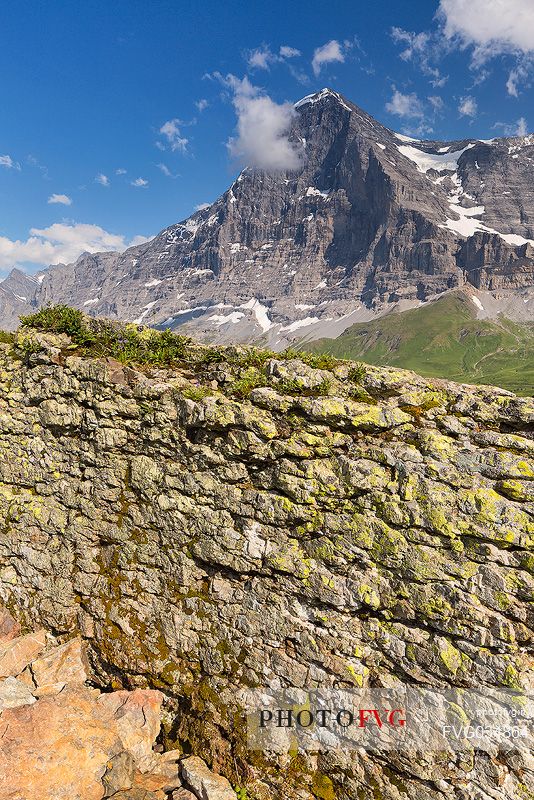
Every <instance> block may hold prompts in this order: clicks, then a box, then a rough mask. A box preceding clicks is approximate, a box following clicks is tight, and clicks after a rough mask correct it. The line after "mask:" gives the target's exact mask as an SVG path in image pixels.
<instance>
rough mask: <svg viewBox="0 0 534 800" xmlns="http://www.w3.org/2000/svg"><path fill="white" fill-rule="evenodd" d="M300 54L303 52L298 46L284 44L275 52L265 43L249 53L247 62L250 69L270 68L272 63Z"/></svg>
mask: <svg viewBox="0 0 534 800" xmlns="http://www.w3.org/2000/svg"><path fill="white" fill-rule="evenodd" d="M300 55H301V52H300V50H297V49H296V47H289V46H288V45H282V47H281V48H280V50H279V52H278V53H273V51H272V50H271V48H270V47H269V46H268V45H266V44H264V45H262V46H261V47H257V48H256V49H255V50H251V51H250V52H249V53H248V57H247V64H248V66H249V68H250V69H269V68H270V66H271V64H278V63H281V62H282V61H286V60H287V59H288V58H296V57H297V56H300Z"/></svg>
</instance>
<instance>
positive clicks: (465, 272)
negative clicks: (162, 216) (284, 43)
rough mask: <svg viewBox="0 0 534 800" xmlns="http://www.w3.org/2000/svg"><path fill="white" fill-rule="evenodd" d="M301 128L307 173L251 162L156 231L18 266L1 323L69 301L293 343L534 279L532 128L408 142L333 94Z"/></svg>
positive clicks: (235, 336)
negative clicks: (442, 296)
mask: <svg viewBox="0 0 534 800" xmlns="http://www.w3.org/2000/svg"><path fill="white" fill-rule="evenodd" d="M290 137H291V139H292V140H293V142H294V143H295V145H296V146H297V147H298V148H299V149H300V151H301V154H302V167H301V168H300V169H299V170H297V171H293V172H287V173H277V174H268V173H265V172H261V171H257V170H251V169H245V170H243V172H242V173H241V174H240V175H239V177H238V178H237V180H236V181H235V182H234V183H233V184H232V186H231V188H230V189H229V190H228V191H227V192H225V193H224V194H223V195H222V197H220V198H219V199H218V200H217V201H216V202H215V203H214V204H213V205H211V206H210V207H209V208H207V209H205V210H203V211H199V212H197V213H196V214H193V216H192V217H190V218H189V219H188V220H186V221H184V222H182V223H179V224H177V225H172V226H171V227H169V228H167V229H165V230H164V231H162V232H161V233H160V234H159V235H158V236H157V237H156V238H155V239H153V240H152V241H151V242H149V243H146V244H143V245H140V246H138V247H133V248H130V249H129V250H127V251H126V252H124V253H122V254H109V253H107V254H95V255H88V254H84V255H82V256H81V257H80V259H78V261H77V262H76V263H75V264H73V265H67V266H65V265H60V266H58V267H52V268H50V269H49V270H47V271H46V272H45V273H43V274H42V275H41V276H40V277H39V280H40V282H36V281H35V280H32V279H29V278H24V277H23V276H22V277H21V274H20V273H19V272H18V271H16V272H14V273H13V274H12V275H11V276H10V277H8V278H7V280H6V281H4V282H3V284H0V290H3V294H0V323H1V324H4V326H5V325H10V326H14V319H15V317H16V315H17V314H18V313H24V312H27V311H28V310H29V308H30V307H31V306H35V305H39V304H42V303H44V302H47V301H53V302H66V303H68V304H70V305H75V306H77V307H80V308H83V309H84V310H85V311H87V312H88V313H91V314H95V315H104V316H110V317H115V318H119V319H125V320H130V321H132V320H142V321H143V322H144V323H147V324H161V323H165V324H166V325H170V326H171V327H177V326H182V325H185V326H186V327H188V328H191V329H194V330H196V331H197V332H198V333H199V334H200V335H202V336H206V337H208V338H210V339H218V340H220V341H246V340H250V339H252V338H257V337H259V336H265V337H266V338H267V339H268V340H269V343H270V344H271V345H272V344H280V345H282V344H283V343H285V342H286V341H287V340H288V339H291V338H292V337H294V336H295V335H299V336H300V335H301V334H302V333H303V332H305V333H310V334H312V335H313V333H314V326H315V327H317V326H320V325H323V326H324V325H325V324H328V323H332V322H333V321H335V320H339V319H340V318H341V319H346V315H348V314H349V313H350V314H352V316H351V318H350V320H348V321H347V322H346V325H347V326H348V325H350V324H352V323H354V322H357V321H359V320H362V321H363V320H366V319H368V318H369V317H370V316H373V315H374V314H376V313H383V312H384V311H386V310H387V309H388V308H390V307H391V305H392V304H394V303H397V302H399V301H403V302H405V303H409V304H410V303H411V304H416V303H417V302H419V301H424V300H425V299H427V298H428V297H429V296H431V295H435V294H436V293H440V292H444V291H446V290H448V289H451V288H455V287H458V286H461V285H463V284H465V283H469V284H472V285H473V286H476V287H478V288H481V289H489V290H491V291H494V292H497V293H500V294H503V293H504V294H506V293H509V292H513V291H517V290H520V289H523V288H525V287H529V286H532V285H533V284H534V277H533V265H534V248H533V242H534V189H533V187H532V181H531V180H530V174H531V170H532V165H533V158H534V138H533V137H522V138H516V139H496V140H492V141H491V142H481V141H477V140H468V141H462V142H417V141H414V140H406V137H402V136H399V135H397V134H395V133H393V132H392V131H390V130H388V129H387V128H384V127H383V126H382V125H380V123H378V122H377V121H376V120H374V119H373V118H372V117H370V116H369V115H367V114H366V113H365V112H364V111H362V110H361V109H359V108H358V107H357V106H355V105H353V104H352V103H350V102H348V101H347V100H345V99H344V98H342V97H341V96H340V95H338V94H337V93H335V92H333V91H331V90H323V91H322V92H320V93H318V94H316V95H312V96H310V97H308V98H304V100H302V101H300V102H299V103H297V104H296V110H295V119H294V123H293V127H292V129H291V132H290ZM21 298H24V299H21ZM324 333H325V331H324V327H323V329H322V331H321V333H320V334H319V335H324Z"/></svg>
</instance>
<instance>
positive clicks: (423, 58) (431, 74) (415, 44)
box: [391, 27, 448, 89]
mask: <svg viewBox="0 0 534 800" xmlns="http://www.w3.org/2000/svg"><path fill="white" fill-rule="evenodd" d="M391 38H392V39H393V41H394V42H395V43H396V44H399V45H401V46H402V47H404V50H402V52H401V53H400V57H401V58H402V60H403V61H413V62H414V63H417V64H419V66H420V68H421V72H422V73H423V75H426V76H427V77H428V78H430V83H431V84H432V86H434V87H435V88H436V89H439V88H441V87H443V86H444V85H445V84H446V83H447V81H448V76H446V75H445V76H443V75H441V73H440V71H439V69H438V68H437V67H436V66H434V64H433V63H432V62H433V61H435V60H436V59H438V58H439V57H440V55H441V42H440V38H439V37H436V35H435V34H433V33H428V32H426V31H423V32H422V33H414V32H412V31H405V30H403V29H402V28H396V27H395V28H392V29H391Z"/></svg>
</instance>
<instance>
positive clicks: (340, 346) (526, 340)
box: [307, 291, 534, 396]
mask: <svg viewBox="0 0 534 800" xmlns="http://www.w3.org/2000/svg"><path fill="white" fill-rule="evenodd" d="M479 305H481V301H480V299H479V297H478V296H477V294H468V293H464V292H462V291H455V292H449V293H447V294H446V295H443V296H442V297H440V298H439V299H438V300H435V301H434V302H430V303H426V304H425V305H422V306H421V307H419V308H416V309H413V310H411V311H404V312H403V313H391V314H387V315H386V316H384V317H380V318H379V319H375V320H372V321H370V322H367V323H359V324H357V325H352V326H351V327H350V328H348V329H347V330H346V331H345V332H344V333H342V334H341V336H339V337H338V338H337V339H334V340H332V339H320V340H318V341H316V342H312V343H311V344H310V345H308V346H307V349H310V350H314V351H316V352H328V353H331V354H333V355H335V356H337V357H338V358H351V359H356V360H361V361H365V362H367V363H369V364H376V365H386V364H387V365H391V366H399V367H403V368H405V369H412V370H414V371H415V372H419V373H421V374H422V375H425V376H430V377H440V378H449V379H452V380H455V381H462V382H466V383H485V384H492V385H495V384H497V385H498V386H502V387H503V388H505V389H509V390H510V391H513V392H515V393H517V394H523V395H529V396H531V395H533V394H534V355H533V354H534V323H523V324H519V323H517V322H512V321H511V320H509V319H506V317H503V316H502V315H500V316H499V317H498V318H497V319H496V320H491V319H488V318H486V319H479V318H477V312H479V310H480V309H479Z"/></svg>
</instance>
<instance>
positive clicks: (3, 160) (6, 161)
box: [0, 155, 20, 170]
mask: <svg viewBox="0 0 534 800" xmlns="http://www.w3.org/2000/svg"><path fill="white" fill-rule="evenodd" d="M0 167H5V168H6V169H18V170H20V164H17V162H16V161H13V159H12V158H11V156H8V155H5V156H0Z"/></svg>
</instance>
